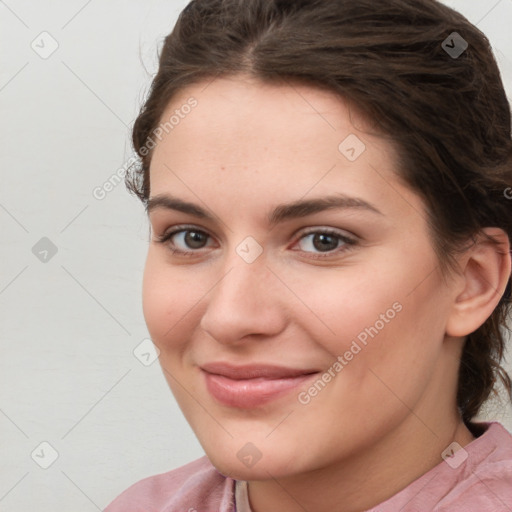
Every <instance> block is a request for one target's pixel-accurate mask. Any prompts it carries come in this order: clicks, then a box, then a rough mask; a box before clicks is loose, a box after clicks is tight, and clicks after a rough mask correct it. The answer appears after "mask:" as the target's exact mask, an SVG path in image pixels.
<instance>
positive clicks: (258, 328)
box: [200, 261, 287, 344]
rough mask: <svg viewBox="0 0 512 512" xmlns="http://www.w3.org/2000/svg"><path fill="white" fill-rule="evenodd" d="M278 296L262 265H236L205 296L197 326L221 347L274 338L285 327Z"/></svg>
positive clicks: (279, 291)
mask: <svg viewBox="0 0 512 512" xmlns="http://www.w3.org/2000/svg"><path fill="white" fill-rule="evenodd" d="M282 296H283V290H282V286H281V287H280V286H279V282H278V280H277V279H276V278H275V276H274V275H273V273H272V272H271V271H270V270H269V268H268V267H267V266H266V264H265V262H264V261H258V262H255V263H252V264H248V263H245V262H241V263H236V264H235V265H234V266H232V267H231V270H229V271H228V272H227V274H225V275H224V277H223V278H222V279H221V280H220V281H219V282H218V283H217V285H216V286H215V287H214V288H213V290H212V291H211V292H210V294H208V298H207V299H206V300H207V305H206V308H205V310H204V314H203V316H202V319H201V322H200V326H201V328H202V329H203V330H204V331H205V332H207V333H208V334H209V335H210V336H211V337H212V338H214V339H215V340H217V341H218V342H219V343H224V344H233V343H237V342H240V341H242V342H246V341H247V339H248V337H249V336H257V337H259V338H265V337H271V336H275V335H277V334H279V333H280V332H282V330H283V329H284V328H285V326H286V318H287V314H286V311H285V309H286V307H285V304H284V303H283V300H282Z"/></svg>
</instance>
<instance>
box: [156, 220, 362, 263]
mask: <svg viewBox="0 0 512 512" xmlns="http://www.w3.org/2000/svg"><path fill="white" fill-rule="evenodd" d="M187 231H194V232H196V233H201V234H203V235H206V236H208V237H210V238H211V236H210V235H209V234H208V233H207V232H206V231H203V230H202V229H198V228H196V227H195V226H189V225H187V226H176V227H175V228H174V229H172V230H171V231H168V232H166V233H163V234H162V235H160V236H157V237H156V242H157V243H159V244H167V243H168V242H169V241H170V240H171V239H172V237H173V236H175V235H177V234H179V233H183V232H187ZM310 235H328V236H334V237H336V238H337V239H338V240H339V241H340V242H341V243H342V244H343V245H342V246H341V247H338V248H336V249H333V250H331V251H326V252H318V253H312V252H309V251H302V252H304V253H306V254H309V255H310V256H308V257H309V258H313V259H320V258H327V257H329V256H332V255H334V254H339V253H343V252H346V251H349V250H350V249H351V248H353V247H354V246H356V245H357V243H358V241H357V240H356V239H355V238H351V237H348V236H346V235H343V234H341V233H340V232H339V231H337V230H335V229H331V228H310V229H309V230H306V231H304V232H302V233H301V236H300V237H298V238H297V240H296V242H295V243H298V242H299V241H301V240H302V239H304V238H305V237H307V236H310ZM295 243H294V244H295ZM169 245H170V244H169ZM169 248H170V250H171V251H172V253H173V254H178V255H180V256H194V255H198V254H199V253H200V252H201V249H197V250H191V251H182V250H180V249H174V248H172V247H169ZM295 250H297V249H295ZM313 255H314V256H313Z"/></svg>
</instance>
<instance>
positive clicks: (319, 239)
mask: <svg viewBox="0 0 512 512" xmlns="http://www.w3.org/2000/svg"><path fill="white" fill-rule="evenodd" d="M313 245H314V246H315V249H316V250H318V251H332V250H333V249H336V248H337V247H338V239H337V238H336V237H334V236H331V235H315V236H314V237H313Z"/></svg>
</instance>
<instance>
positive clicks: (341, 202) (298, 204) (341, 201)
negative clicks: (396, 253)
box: [146, 194, 382, 226]
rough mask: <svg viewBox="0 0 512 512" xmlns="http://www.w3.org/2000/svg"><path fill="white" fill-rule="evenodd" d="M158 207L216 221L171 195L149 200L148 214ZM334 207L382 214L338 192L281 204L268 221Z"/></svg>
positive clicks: (198, 208)
mask: <svg viewBox="0 0 512 512" xmlns="http://www.w3.org/2000/svg"><path fill="white" fill-rule="evenodd" d="M158 209H165V210H175V211H179V212H182V213H187V214H189V215H193V216H194V217H197V218H200V219H206V220H209V221H215V217H214V216H213V215H212V214H210V213H209V212H208V211H207V210H205V209H204V208H202V207H201V206H198V205H196V204H194V203H189V202H187V201H183V200H181V199H178V198H176V197H173V196H170V195H157V196H155V197H152V198H150V199H149V200H148V201H147V204H146V212H147V213H148V215H149V214H150V213H151V212H152V211H154V210H158ZM333 209H343V210H348V209H355V210H364V211H368V212H371V213H375V214H378V215H382V212H380V211H379V210H378V209H377V208H376V207H375V206H373V205H372V204H370V203H368V202H367V201H365V200H363V199H360V198H357V197H350V196H346V195H344V194H336V195H332V196H327V197H322V198H318V199H306V200H304V199H299V200H297V201H293V202H291V203H286V204H280V205H278V206H276V207H275V208H274V210H273V211H272V212H271V213H270V215H269V216H268V223H269V224H270V226H275V225H276V224H279V223H280V222H283V221H285V220H290V219H295V218H301V217H307V216H308V215H313V214H314V213H319V212H322V211H325V210H333Z"/></svg>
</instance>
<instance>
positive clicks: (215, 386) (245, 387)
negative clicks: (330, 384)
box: [203, 371, 318, 409]
mask: <svg viewBox="0 0 512 512" xmlns="http://www.w3.org/2000/svg"><path fill="white" fill-rule="evenodd" d="M203 374H204V376H205V379H206V387H207V389H208V391H209V392H210V394H211V395H212V396H213V397H214V398H215V399H216V400H218V401H219V402H220V403H222V404H224V405H228V406H230V407H238V408H242V409H250V408H253V407H258V406H260V405H264V404H266V403H268V402H270V401H272V400H276V399H277V398H279V397H281V396H283V395H285V394H286V393H289V392H290V391H292V390H294V389H295V388H297V387H299V386H300V385H302V384H304V382H306V381H308V380H310V379H312V378H313V377H315V376H317V375H318V374H317V373H313V374H309V375H300V376H298V377H289V378H283V379H265V378H258V379H241V380H235V379H229V378H227V377H223V376H222V375H216V374H213V373H208V372H205V371H203Z"/></svg>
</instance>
